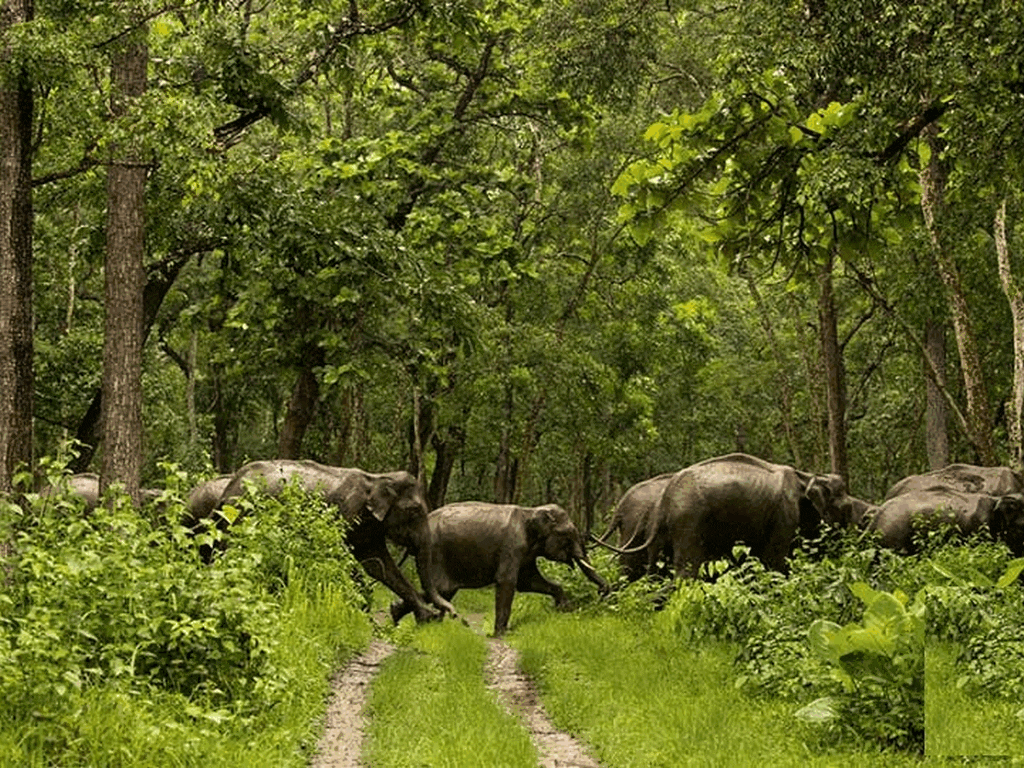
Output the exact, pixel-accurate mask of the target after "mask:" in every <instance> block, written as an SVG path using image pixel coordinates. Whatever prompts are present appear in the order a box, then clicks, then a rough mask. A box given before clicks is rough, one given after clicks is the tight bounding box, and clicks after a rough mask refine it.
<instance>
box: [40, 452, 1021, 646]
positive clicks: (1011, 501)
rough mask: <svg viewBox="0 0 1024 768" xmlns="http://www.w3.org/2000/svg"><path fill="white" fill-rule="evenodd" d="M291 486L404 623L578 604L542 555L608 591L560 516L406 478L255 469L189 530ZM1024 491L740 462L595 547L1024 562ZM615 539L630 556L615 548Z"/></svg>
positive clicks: (704, 475) (634, 572)
mask: <svg viewBox="0 0 1024 768" xmlns="http://www.w3.org/2000/svg"><path fill="white" fill-rule="evenodd" d="M290 484H295V485H298V486H299V487H300V488H302V489H303V490H305V491H307V492H310V493H314V494H317V495H319V496H320V497H322V498H323V499H324V500H325V501H326V502H327V503H328V504H330V505H331V506H332V507H334V508H335V509H336V510H337V515H338V517H339V518H341V519H344V520H345V521H346V523H347V530H346V543H347V545H348V547H349V549H350V551H351V552H352V554H353V555H354V557H355V559H356V560H357V561H358V562H359V563H360V564H361V565H362V567H363V568H364V569H365V570H366V572H367V573H368V574H369V575H370V576H372V577H373V578H375V579H377V580H378V581H380V582H381V583H383V584H385V585H386V586H387V587H388V588H389V589H391V591H392V592H394V593H395V595H396V596H397V600H396V601H395V602H394V603H393V604H392V606H391V616H392V618H393V620H394V621H395V622H396V623H397V622H398V621H399V620H400V619H401V618H402V617H403V616H405V615H407V614H409V613H412V614H413V615H414V616H415V618H416V620H417V621H427V620H430V619H433V618H438V617H440V616H443V615H444V614H451V615H453V616H454V615H455V609H454V607H453V606H452V604H451V600H452V598H453V597H454V595H455V593H456V592H457V591H458V590H459V589H469V588H479V587H486V586H490V585H494V586H495V624H494V630H495V634H499V635H500V634H502V633H503V632H504V631H505V630H506V629H507V627H508V621H509V615H510V613H511V607H512V599H513V597H514V595H515V592H516V591H517V590H518V591H520V592H539V593H542V594H547V595H550V596H551V597H552V598H553V599H554V600H555V603H556V604H557V605H559V606H563V605H565V604H567V599H566V596H565V592H564V590H563V589H562V588H561V587H560V586H559V585H558V584H555V583H553V582H551V581H549V580H548V579H547V578H545V577H544V576H543V575H542V574H541V572H540V570H539V569H538V567H537V558H539V557H543V558H546V559H549V560H553V561H556V562H561V563H565V564H568V565H570V566H575V567H579V568H580V570H581V572H582V573H583V574H584V575H585V576H586V577H587V578H588V579H589V580H590V581H591V582H593V583H594V584H595V585H597V588H598V589H599V591H600V592H601V593H602V594H604V593H606V592H607V591H608V584H607V582H606V581H605V580H604V579H603V578H602V577H601V576H600V574H598V573H597V571H596V570H595V569H594V567H593V565H592V564H591V563H590V561H589V559H588V557H587V554H586V547H585V539H584V536H583V535H582V533H581V532H580V531H579V530H578V529H577V528H576V526H575V525H574V524H573V522H572V520H571V519H570V517H569V515H568V513H567V512H566V511H565V510H564V509H563V508H562V507H560V506H558V505H556V504H546V505H543V506H539V507H524V506H519V505H514V504H491V503H485V502H479V501H467V502H459V503H454V504H448V505H446V506H443V507H440V508H438V509H435V510H433V511H431V510H430V509H429V508H428V505H427V503H426V500H425V497H424V494H423V491H422V488H421V486H420V483H419V482H418V481H417V479H416V478H415V477H414V476H412V475H410V474H409V473H407V472H388V473H383V474H373V473H370V472H365V471H363V470H361V469H349V468H341V467H332V466H327V465H324V464H319V463H317V462H315V461H292V460H283V459H282V460H271V461H256V462H252V463H249V464H246V465H245V466H243V467H242V468H240V469H239V470H238V471H237V472H235V473H234V474H231V475H223V476H221V477H218V478H214V479H212V480H208V481H206V482H204V483H201V484H200V485H198V486H197V487H196V488H194V489H193V490H192V492H191V494H190V496H189V500H188V514H187V515H186V518H185V519H184V520H183V521H182V523H183V524H184V525H186V526H188V527H190V528H192V529H193V530H196V529H198V528H199V527H200V526H201V525H203V521H204V520H212V521H214V522H215V523H216V524H217V525H218V527H220V528H222V529H225V528H227V526H228V516H225V515H221V514H217V511H218V510H219V509H220V508H221V507H223V506H224V505H225V504H229V503H230V502H231V501H232V500H234V499H236V498H237V497H239V496H242V495H243V494H245V493H246V492H247V491H248V490H249V488H251V487H255V488H257V489H259V490H262V491H263V492H264V493H267V494H270V495H276V494H279V493H280V492H281V491H282V489H284V488H285V487H286V486H288V485H290ZM68 488H69V490H70V491H71V492H72V493H74V494H77V495H78V496H79V497H80V498H82V499H83V500H84V501H85V505H86V507H87V508H91V507H93V506H95V505H96V504H97V503H98V499H99V479H98V478H97V477H96V476H95V475H75V476H72V477H71V478H69V479H68ZM1022 490H1024V484H1022V482H1021V479H1020V478H1019V477H1018V476H1017V475H1016V473H1014V472H1013V471H1011V470H1010V469H1008V468H1006V467H975V466H972V465H967V464H953V465H950V466H948V467H946V468H944V469H942V470H937V471H935V472H931V473H928V474H925V475H914V476H912V477H907V478H904V479H903V480H901V481H900V482H899V483H897V484H896V485H894V486H893V487H892V488H891V489H890V490H889V492H888V494H887V495H886V499H885V500H884V501H883V502H882V503H881V504H878V505H876V504H871V503H868V502H866V501H863V500H861V499H858V498H856V497H854V496H851V495H850V494H849V493H848V492H847V489H846V484H845V482H844V481H843V478H841V477H840V476H838V475H831V474H820V475H818V474H812V473H808V472H804V471H802V470H798V469H795V468H794V467H791V466H788V465H785V464H774V463H771V462H768V461H765V460H763V459H760V458H757V457H755V456H750V455H747V454H743V453H733V454H728V455H726V456H718V457H715V458H711V459H707V460H705V461H701V462H698V463H696V464H693V465H691V466H688V467H685V468H683V469H681V470H679V471H677V472H670V473H666V474H662V475H658V476H657V477H653V478H650V479H648V480H644V481H643V482H640V483H637V484H636V485H634V486H633V487H632V488H630V489H629V490H628V491H626V493H625V494H624V495H623V496H622V498H621V499H620V500H619V502H618V504H617V505H616V506H615V509H614V512H613V515H612V519H611V522H610V524H609V527H608V530H607V531H606V532H605V534H604V535H603V536H601V537H599V538H598V537H595V538H594V540H595V541H596V542H597V543H598V544H601V545H602V546H605V547H608V548H609V549H613V550H614V551H616V552H618V554H619V557H620V564H621V570H622V572H623V574H624V575H625V576H626V577H627V578H629V579H631V580H632V579H637V578H639V577H640V576H642V575H644V574H648V573H655V572H657V571H659V570H660V571H662V572H664V573H670V572H671V573H674V574H675V575H676V576H688V577H694V576H696V575H698V572H699V569H700V566H701V565H702V564H703V563H705V562H707V561H709V560H716V559H720V558H723V557H727V556H729V554H730V553H731V552H732V549H733V547H734V546H735V545H736V544H740V543H742V544H745V545H746V546H747V547H749V548H750V552H751V554H752V555H754V556H756V557H758V558H760V559H761V560H762V561H763V562H764V564H765V565H766V566H767V567H769V568H772V569H774V570H777V571H781V572H785V571H786V569H787V557H788V555H789V554H790V550H791V548H792V546H793V543H794V541H795V539H796V537H797V534H800V535H801V536H804V537H814V536H816V535H817V533H818V532H819V531H820V530H821V527H822V525H827V526H833V527H858V528H864V529H868V530H874V531H878V532H879V536H880V541H881V544H882V545H883V546H886V547H890V548H892V549H894V550H898V551H903V552H908V551H911V549H912V547H913V531H914V528H915V527H916V525H915V521H921V522H922V523H924V524H928V523H935V522H939V521H949V522H952V523H954V524H955V525H956V527H957V528H958V529H959V530H960V531H961V532H962V533H964V534H970V533H973V532H974V531H977V530H979V529H982V528H985V527H987V529H988V530H989V531H990V532H991V534H992V535H993V536H995V537H996V538H997V539H999V540H1001V541H1004V542H1005V543H1006V544H1007V545H1008V547H1009V548H1010V550H1011V551H1013V552H1014V554H1015V555H1018V556H1020V555H1022V554H1024V496H1022ZM53 492H54V489H47V490H45V491H43V493H42V494H41V495H44V496H45V495H47V494H48V493H53ZM154 494H156V492H149V493H148V494H147V493H144V494H143V496H144V497H146V496H150V497H152V496H153V495H154ZM616 531H618V534H619V546H613V545H611V544H610V543H609V541H608V539H609V538H610V536H611V535H612V534H613V533H614V532H616ZM388 541H391V542H393V543H394V544H396V545H398V546H400V547H404V548H405V550H406V551H407V553H408V554H411V555H412V556H413V557H414V558H415V562H416V572H417V575H418V577H419V581H420V588H421V590H417V589H416V588H415V587H414V586H413V585H412V584H411V583H410V582H409V580H408V579H407V578H406V576H405V575H404V573H403V572H402V570H401V569H400V568H399V566H398V565H397V564H396V563H395V561H394V559H393V558H392V556H391V553H390V551H389V549H388V547H387V542H388ZM206 554H207V556H208V557H212V556H214V553H213V552H207V553H206Z"/></svg>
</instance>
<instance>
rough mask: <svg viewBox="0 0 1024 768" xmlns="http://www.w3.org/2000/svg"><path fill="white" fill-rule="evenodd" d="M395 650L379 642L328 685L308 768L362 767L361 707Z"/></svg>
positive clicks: (355, 659)
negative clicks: (328, 697) (327, 700)
mask: <svg viewBox="0 0 1024 768" xmlns="http://www.w3.org/2000/svg"><path fill="white" fill-rule="evenodd" d="M394 650H395V646H393V645H391V644H390V643H387V642H385V641H383V640H380V639H376V638H375V639H373V640H372V641H370V646H369V647H368V648H367V649H366V650H365V651H364V652H363V653H361V654H360V655H359V656H357V657H355V658H354V659H352V660H351V661H349V663H348V664H346V665H345V666H344V667H343V668H342V669H341V671H340V672H338V674H337V675H335V678H334V682H333V683H332V685H331V703H330V704H329V705H328V707H327V719H326V725H325V727H324V734H323V736H321V737H320V743H319V745H318V746H317V750H316V754H315V755H314V756H313V762H312V763H310V766H311V768H359V766H361V765H362V764H363V763H362V761H361V759H360V758H361V756H362V752H363V738H364V737H363V734H364V731H365V727H366V717H365V716H364V712H363V710H364V705H365V704H366V694H367V691H368V690H369V686H370V681H372V680H373V677H374V675H376V674H377V672H378V670H379V669H380V665H381V663H382V662H383V661H384V659H386V658H387V657H388V656H390V655H391V654H392V653H393V652H394Z"/></svg>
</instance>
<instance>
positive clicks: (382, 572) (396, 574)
mask: <svg viewBox="0 0 1024 768" xmlns="http://www.w3.org/2000/svg"><path fill="white" fill-rule="evenodd" d="M353 554H354V555H355V557H356V560H358V561H359V563H360V565H362V566H363V568H364V569H366V572H367V573H368V574H370V576H371V577H373V578H374V579H376V580H377V581H379V582H380V583H381V584H384V585H385V586H386V587H387V588H388V589H390V590H391V591H392V592H394V593H395V594H396V595H398V596H399V597H400V598H401V599H402V601H403V602H404V603H408V604H409V606H410V608H409V610H411V611H412V612H413V613H414V614H416V621H418V622H423V621H430V620H432V619H436V618H437V614H436V612H435V611H434V610H433V609H432V608H431V607H430V606H429V605H427V603H426V601H424V600H423V598H422V597H421V596H420V594H419V593H418V592H417V591H416V590H415V588H414V587H413V586H412V584H410V583H409V580H408V579H406V578H405V575H404V574H403V573H402V572H401V571H400V570H399V569H398V566H397V565H395V561H394V559H393V558H392V557H391V553H390V552H388V549H387V546H386V545H385V544H384V543H383V542H381V544H380V545H378V546H370V547H361V548H360V550H359V551H358V552H357V551H353ZM407 612H408V611H407ZM403 615H404V614H403ZM393 617H394V613H392V618H393Z"/></svg>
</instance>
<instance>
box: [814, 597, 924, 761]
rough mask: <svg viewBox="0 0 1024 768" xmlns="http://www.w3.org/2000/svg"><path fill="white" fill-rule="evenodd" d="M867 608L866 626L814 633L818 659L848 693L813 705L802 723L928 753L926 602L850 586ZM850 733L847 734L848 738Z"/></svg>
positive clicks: (820, 627) (820, 628) (830, 625)
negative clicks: (826, 664) (926, 719)
mask: <svg viewBox="0 0 1024 768" xmlns="http://www.w3.org/2000/svg"><path fill="white" fill-rule="evenodd" d="M850 591H851V592H852V593H853V594H855V595H856V596H857V597H858V598H860V600H861V601H863V603H864V605H865V608H864V617H863V619H862V621H861V622H851V623H849V624H847V625H845V626H840V625H838V624H836V623H835V622H831V621H827V620H825V619H817V620H815V621H814V622H813V623H812V624H811V625H810V628H809V629H808V641H809V643H810V646H811V650H812V651H813V652H814V654H815V655H816V656H817V657H818V658H820V659H822V660H824V661H825V662H827V663H828V665H829V667H830V668H831V672H832V675H833V677H834V678H835V679H836V680H837V681H838V682H839V683H840V685H841V686H842V691H841V692H837V693H834V694H832V695H828V696H824V697H821V698H818V699H815V700H814V701H812V702H811V703H810V704H807V705H806V706H804V707H802V708H801V709H800V710H799V711H798V712H797V713H796V716H797V717H798V718H800V719H802V720H805V721H807V722H812V723H816V724H822V725H825V726H826V727H827V728H830V729H834V730H835V731H838V732H839V733H840V734H842V735H844V736H846V737H847V738H851V736H852V739H854V740H863V739H866V740H868V741H875V742H878V743H880V744H889V745H892V746H896V747H899V748H901V749H916V750H922V749H923V739H924V637H925V596H924V592H923V591H921V592H918V594H917V595H916V597H915V598H914V601H913V603H910V604H908V603H909V599H908V598H907V596H906V595H905V594H903V593H902V592H900V591H899V590H897V591H895V592H891V593H890V592H881V591H877V590H874V589H871V587H869V586H868V585H867V584H865V583H863V582H856V583H854V584H852V585H850ZM848 734H849V735H848Z"/></svg>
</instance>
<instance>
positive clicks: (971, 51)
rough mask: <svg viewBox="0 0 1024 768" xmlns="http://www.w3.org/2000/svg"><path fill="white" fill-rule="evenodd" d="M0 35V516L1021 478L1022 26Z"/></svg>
mask: <svg viewBox="0 0 1024 768" xmlns="http://www.w3.org/2000/svg"><path fill="white" fill-rule="evenodd" d="M2 9H3V11H2V14H0V41H2V45H0V76H2V79H0V89H2V90H0V152H2V153H3V158H2V163H0V457H2V460H0V490H3V489H9V488H11V487H12V485H13V484H14V483H15V482H16V481H17V480H18V478H19V477H20V475H19V469H20V468H23V467H31V466H33V462H34V461H35V460H38V459H39V458H40V457H43V456H53V455H59V456H61V457H63V458H64V459H65V460H66V461H67V462H68V466H69V468H70V469H71V470H73V471H84V470H87V469H90V470H92V471H97V472H99V473H100V474H101V475H102V477H103V481H104V483H111V482H121V483H124V484H125V486H126V487H127V489H128V490H129V492H130V493H132V494H138V488H139V487H140V485H142V486H144V485H146V484H147V483H153V482H155V481H156V480H157V479H158V478H161V477H163V476H164V469H162V467H163V466H164V463H165V462H171V463H173V464H174V465H176V466H178V467H180V468H182V469H184V470H187V471H188V472H189V473H191V474H193V475H212V474H217V473H223V472H229V471H232V470H234V469H235V468H236V467H238V466H240V465H241V464H242V463H244V462H245V461H248V460H251V459H257V458H270V457H285V458H287V457H293V458H295V457H303V458H314V459H318V460H320V461H323V462H325V463H329V464H333V465H341V466H360V467H364V468H366V469H369V470H371V471H383V470H387V469H399V468H401V469H409V470H411V471H412V472H413V473H414V474H418V475H419V476H420V477H421V478H422V479H423V482H424V486H425V487H426V488H428V489H429V501H430V503H431V504H432V505H433V506H437V505H440V504H441V503H443V501H445V500H446V499H447V500H456V499H462V498H471V497H476V498H484V499H489V500H495V501H503V500H513V499H515V500H522V501H524V502H530V503H540V502H542V501H546V500H558V501H559V502H560V503H562V504H564V505H565V506H566V507H567V508H570V509H571V510H572V512H573V514H574V515H575V516H576V517H577V519H578V520H583V521H585V523H586V524H587V526H588V527H589V526H590V525H592V524H594V520H595V517H596V518H600V516H601V515H603V514H604V513H605V512H606V510H607V509H608V507H609V505H610V504H611V503H612V502H613V501H614V499H615V498H616V497H617V496H618V495H619V494H620V493H621V492H622V490H623V489H625V488H626V487H628V486H629V485H630V484H632V483H633V482H636V481H637V480H640V479H642V478H644V477H649V476H651V475H653V474H656V473H657V472H661V471H666V470H674V469H677V468H679V467H682V466H686V465H687V464H690V463H692V462H694V461H698V460H700V459H703V458H706V457H708V456H712V455H716V454H720V453H725V452H728V451H732V450H742V451H746V452H749V453H753V454H756V455H759V456H762V457H764V458H767V459H770V460H774V461H780V462H784V463H788V464H793V465H795V466H798V467H801V468H806V469H808V470H811V471H834V472H838V473H840V474H842V475H844V476H845V477H846V478H847V479H848V482H849V485H850V488H851V490H852V492H853V493H855V494H856V495H858V496H861V497H864V498H871V499H877V498H879V497H880V496H881V495H882V493H883V492H884V490H885V488H887V487H888V486H889V485H890V484H891V483H892V482H893V481H894V480H896V479H898V478H899V477H902V476H904V475H906V474H909V473H911V472H915V471H921V470H924V469H927V468H929V467H936V466H941V465H943V464H946V463H948V462H949V461H954V460H961V461H969V462H975V463H980V464H1008V465H1010V466H1014V467H1017V468H1019V467H1020V463H1021V411H1022V403H1024V339H1022V338H1021V337H1020V334H1021V332H1022V329H1024V321H1022V318H1021V314H1022V312H1024V303H1022V302H1024V297H1022V295H1021V288H1020V285H1019V282H1020V280H1021V276H1020V275H1021V273H1020V267H1019V264H1018V261H1019V256H1018V252H1019V251H1020V249H1021V235H1020V228H1019V227H1017V226H1015V225H1016V223H1017V222H1018V221H1019V220H1020V218H1021V210H1022V207H1021V206H1022V202H1024V199H1022V196H1021V190H1020V189H1019V183H1018V180H1019V179H1020V178H1021V159H1022V156H1024V123H1022V122H1021V120H1020V114H1021V107H1022V104H1024V35H1022V34H1021V21H1020V19H1021V13H1020V11H1021V7H1020V4H1019V3H1016V2H1012V1H1011V0H1006V1H1004V2H997V3H988V2H985V3H983V2H956V3H953V2H927V3H925V2H910V3H907V2H893V1H892V0H857V1H856V2H844V3H835V2H821V1H819V0H803V1H802V2H785V3H783V2H776V1H775V0H756V1H755V2H750V3H742V4H734V3H692V2H673V0H669V1H668V2H658V3H653V2H644V1H643V0H641V1H639V2H638V1H637V0H630V2H623V1H622V0H613V1H612V2H600V3H597V2H591V0H572V1H571V2H566V3H536V2H526V1H525V0H512V1H511V2H492V1H491V0H474V1H473V2H462V1H461V0H454V1H453V2H444V3H435V2H430V1H429V0H415V1H414V0H385V1H384V2H376V0H373V1H370V0H366V1H362V2H360V1H359V0H347V1H346V2H321V3H309V2H291V1H289V0H270V1H268V2H262V3H254V2H252V1H251V0H192V1H191V2H173V1H171V2H146V1H145V0H123V1H121V2H84V3H83V2H76V3H68V2H59V1H51V0H35V2H32V0H4V2H3V3H2ZM101 414H102V418H101ZM69 445H71V446H72V450H71V451H70V452H69V451H68V446H69Z"/></svg>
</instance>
